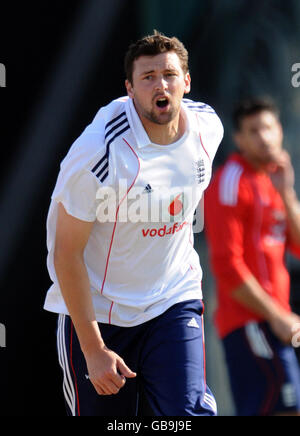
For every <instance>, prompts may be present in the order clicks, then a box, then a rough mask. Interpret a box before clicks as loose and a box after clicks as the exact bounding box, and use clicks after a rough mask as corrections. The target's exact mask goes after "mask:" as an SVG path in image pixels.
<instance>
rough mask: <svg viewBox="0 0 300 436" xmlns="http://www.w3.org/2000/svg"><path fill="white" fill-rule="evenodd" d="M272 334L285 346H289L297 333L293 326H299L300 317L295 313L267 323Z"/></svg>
mask: <svg viewBox="0 0 300 436" xmlns="http://www.w3.org/2000/svg"><path fill="white" fill-rule="evenodd" d="M269 324H270V327H271V329H272V331H273V333H274V334H275V335H276V336H277V337H278V338H279V339H280V340H281V341H282V342H283V343H284V344H286V345H291V343H292V338H293V336H294V335H295V334H296V333H297V330H299V329H300V327H299V329H295V326H300V317H299V316H298V315H296V314H295V313H284V314H282V315H280V316H276V317H274V318H273V319H272V320H270V321H269Z"/></svg>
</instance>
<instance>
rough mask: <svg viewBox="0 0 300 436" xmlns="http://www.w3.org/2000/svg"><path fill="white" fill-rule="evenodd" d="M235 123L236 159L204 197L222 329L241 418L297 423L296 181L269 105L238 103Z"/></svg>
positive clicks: (299, 220)
mask: <svg viewBox="0 0 300 436" xmlns="http://www.w3.org/2000/svg"><path fill="white" fill-rule="evenodd" d="M233 121H234V142H235V144H236V146H237V148H238V152H237V153H234V154H232V155H231V156H230V157H229V159H228V160H227V162H226V163H225V165H223V166H222V167H221V168H220V169H219V170H218V171H217V172H216V175H215V177H214V179H213V182H212V183H211V185H210V187H209V188H208V190H207V193H206V196H205V229H206V236H207V241H208V244H209V248H210V258H211V265H212V271H213V274H214V277H215V280H216V288H217V310H216V314H215V322H216V327H217V331H218V333H219V336H220V338H221V339H222V342H223V345H224V350H225V356H226V361H227V365H228V371H229V377H230V381H231V387H232V392H233V397H234V400H235V405H236V410H237V414H238V415H244V416H245V415H273V414H288V415H292V414H299V413H300V369H299V365H298V361H297V359H296V356H295V352H294V349H293V347H292V346H291V342H292V338H293V337H295V336H294V335H295V334H298V333H297V332H298V331H299V329H300V317H299V316H298V315H296V314H294V313H292V312H291V308H290V304H289V294H290V278H289V274H288V271H287V269H286V266H285V259H284V257H285V253H286V250H287V249H289V250H291V251H292V252H294V253H295V254H298V255H299V254H300V208H299V203H298V199H297V195H296V193H295V190H294V171H293V167H292V164H291V161H290V157H289V154H288V153H287V151H285V150H284V149H283V147H282V141H283V132H282V126H281V123H280V120H279V111H278V109H277V107H276V106H275V105H274V103H273V102H272V101H269V100H268V99H248V100H245V101H242V102H241V103H240V104H239V105H238V106H237V108H236V110H235V112H234V116H233Z"/></svg>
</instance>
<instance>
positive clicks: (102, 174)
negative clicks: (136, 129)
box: [92, 112, 130, 183]
mask: <svg viewBox="0 0 300 436" xmlns="http://www.w3.org/2000/svg"><path fill="white" fill-rule="evenodd" d="M129 128H130V126H129V123H128V120H127V117H126V112H122V113H121V114H120V115H118V116H117V117H116V118H114V119H112V120H111V121H109V122H108V123H107V124H106V126H105V144H106V151H105V154H104V156H103V157H102V158H101V159H100V161H99V162H97V163H96V165H95V166H94V168H92V172H93V173H94V174H95V176H96V177H98V178H99V179H100V181H101V183H103V182H104V180H105V179H106V178H107V176H108V172H109V166H108V161H109V148H110V145H111V144H112V142H113V141H114V140H115V139H116V138H117V137H118V136H120V135H122V133H124V132H126V130H128V129H129Z"/></svg>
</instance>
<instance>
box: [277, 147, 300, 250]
mask: <svg viewBox="0 0 300 436" xmlns="http://www.w3.org/2000/svg"><path fill="white" fill-rule="evenodd" d="M270 177H271V180H272V183H273V185H274V187H275V188H276V189H277V191H278V192H279V194H280V196H281V198H282V201H283V203H284V206H285V209H286V214H287V220H288V236H289V242H290V243H291V244H292V245H296V246H298V247H300V203H299V200H298V197H297V194H296V191H295V188H294V185H295V173H294V169H293V166H292V163H291V159H290V156H289V154H288V153H287V151H285V150H283V151H282V152H281V154H280V156H279V157H278V159H277V160H276V163H275V164H274V168H273V170H272V171H271V172H270Z"/></svg>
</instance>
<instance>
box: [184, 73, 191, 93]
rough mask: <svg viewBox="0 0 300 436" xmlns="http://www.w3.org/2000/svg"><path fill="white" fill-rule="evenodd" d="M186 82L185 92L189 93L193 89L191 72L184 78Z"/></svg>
mask: <svg viewBox="0 0 300 436" xmlns="http://www.w3.org/2000/svg"><path fill="white" fill-rule="evenodd" d="M184 82H185V88H184V93H185V94H188V93H189V92H190V91H191V76H190V73H186V75H185V78H184Z"/></svg>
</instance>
